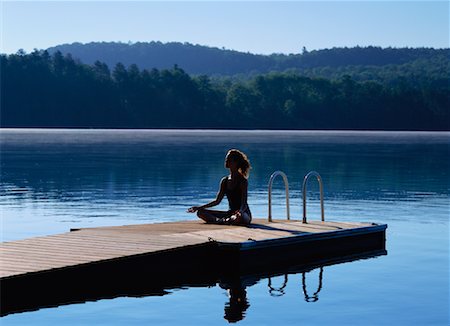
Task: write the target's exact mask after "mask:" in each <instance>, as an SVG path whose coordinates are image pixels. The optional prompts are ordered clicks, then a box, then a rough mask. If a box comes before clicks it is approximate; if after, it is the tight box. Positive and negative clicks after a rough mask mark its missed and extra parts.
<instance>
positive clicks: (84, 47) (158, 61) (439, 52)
mask: <svg viewBox="0 0 450 326" xmlns="http://www.w3.org/2000/svg"><path fill="white" fill-rule="evenodd" d="M47 50H48V52H49V53H50V54H54V53H55V52H56V51H60V52H61V53H62V54H68V53H70V54H71V55H72V57H73V58H75V59H79V60H81V62H83V63H86V64H94V63H95V61H97V60H98V61H101V62H104V63H106V64H107V65H108V66H109V67H114V66H115V65H116V64H117V63H118V62H121V63H122V64H124V65H125V66H129V65H131V64H136V65H137V66H138V67H139V68H140V69H153V68H156V69H170V68H172V67H173V66H174V65H178V66H180V67H183V69H184V70H185V71H186V72H187V73H189V74H194V75H210V76H211V75H228V76H230V75H239V74H240V75H256V74H261V73H267V72H271V71H280V72H284V71H286V70H296V71H297V72H302V73H303V74H306V75H310V76H311V75H314V77H325V78H333V77H336V76H335V75H336V73H338V74H339V75H342V73H339V71H337V70H336V69H339V70H341V72H342V70H345V71H344V72H345V74H348V75H350V76H352V77H355V76H359V77H360V78H361V77H364V75H361V74H360V73H356V74H355V73H354V71H355V69H356V70H357V68H355V67H361V66H364V68H365V69H366V68H367V67H371V69H369V73H372V74H373V73H374V72H375V74H376V75H380V74H382V73H383V72H380V68H382V67H385V66H392V65H397V66H405V65H406V70H408V69H409V71H410V70H411V69H412V68H411V67H410V66H411V65H417V64H420V65H421V63H423V62H427V63H429V64H430V65H433V66H435V67H436V66H437V68H439V67H441V66H445V64H447V63H448V58H449V56H450V49H431V48H380V47H373V46H370V47H353V48H333V49H324V50H314V51H307V50H306V49H303V50H300V49H299V53H298V54H289V55H285V54H272V55H257V54H251V53H243V52H238V51H232V50H226V49H219V48H213V47H207V46H201V45H193V44H190V43H161V42H149V43H143V42H138V43H114V42H92V43H87V44H82V43H72V44H63V45H58V46H55V47H52V48H49V49H47ZM300 52H301V53H300ZM349 67H353V68H350V69H349ZM404 69H405V68H404ZM404 69H403V70H404ZM365 76H366V77H367V78H366V79H370V78H368V77H370V76H368V75H367V74H366V75H365ZM338 77H339V76H338ZM372 77H373V79H377V78H375V77H377V76H372ZM360 78H358V79H360ZM378 79H379V78H378Z"/></svg>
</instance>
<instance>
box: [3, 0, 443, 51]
mask: <svg viewBox="0 0 450 326" xmlns="http://www.w3.org/2000/svg"><path fill="white" fill-rule="evenodd" d="M0 11H1V18H2V19H1V21H2V22H1V38H0V52H1V53H5V54H12V53H16V52H17V51H18V50H19V49H24V50H25V51H26V52H28V53H29V52H32V51H33V49H35V48H36V49H42V50H43V49H47V48H49V47H53V46H57V45H61V44H71V43H74V42H79V43H89V42H122V43H128V42H132V43H136V42H151V41H160V42H162V43H170V42H180V43H184V42H186V43H191V44H198V45H203V46H208V47H216V48H225V49H227V50H235V51H239V52H250V53H254V54H264V55H268V54H273V53H282V54H290V53H301V51H302V49H303V47H305V48H306V49H307V50H309V51H311V50H320V49H329V48H333V47H355V46H361V47H367V46H377V47H382V48H386V47H394V48H404V47H410V48H411V47H412V48H418V47H419V48H420V47H426V48H436V49H443V48H448V47H449V15H448V13H449V3H448V2H447V1H433V2H425V1H395V2H392V1H370V2H369V1H350V2H346V1H328V2H324V1H318V2H308V1H293V2H271V1H263V2H256V1H246V2H235V1H231V2H230V1H228V2H217V1H212V2H211V1H208V2H188V1H183V2H172V1H169V2H156V1H99V2H87V1H71V2H66V1H36V2H28V1H2V2H0Z"/></svg>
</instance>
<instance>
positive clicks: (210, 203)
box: [188, 177, 227, 213]
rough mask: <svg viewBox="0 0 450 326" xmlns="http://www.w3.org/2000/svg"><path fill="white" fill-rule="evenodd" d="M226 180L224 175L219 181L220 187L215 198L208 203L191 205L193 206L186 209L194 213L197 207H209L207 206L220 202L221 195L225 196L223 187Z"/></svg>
mask: <svg viewBox="0 0 450 326" xmlns="http://www.w3.org/2000/svg"><path fill="white" fill-rule="evenodd" d="M226 181H227V179H226V177H224V178H223V179H222V180H221V181H220V188H219V191H218V192H217V195H216V199H214V200H213V201H212V202H209V203H208V204H205V205H203V206H193V207H191V208H189V209H188V212H189V213H195V212H196V211H198V210H199V209H203V208H209V207H213V206H217V205H219V204H220V202H221V201H222V199H223V197H224V196H225V187H226V185H227V184H226Z"/></svg>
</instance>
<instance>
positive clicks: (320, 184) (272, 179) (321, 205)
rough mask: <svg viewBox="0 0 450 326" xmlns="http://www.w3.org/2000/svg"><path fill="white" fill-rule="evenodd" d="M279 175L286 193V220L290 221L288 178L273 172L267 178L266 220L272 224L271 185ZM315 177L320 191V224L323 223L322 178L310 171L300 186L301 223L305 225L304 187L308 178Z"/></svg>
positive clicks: (284, 174) (279, 172) (278, 172)
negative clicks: (267, 207)
mask: <svg viewBox="0 0 450 326" xmlns="http://www.w3.org/2000/svg"><path fill="white" fill-rule="evenodd" d="M279 175H281V177H282V178H283V182H284V188H285V191H286V215H287V219H288V220H290V209H289V183H288V178H287V176H286V173H284V172H283V171H275V172H274V173H272V175H271V176H270V178H269V186H268V187H269V214H268V219H269V222H272V185H273V181H274V180H275V178H276V177H277V176H279ZM313 176H315V177H316V178H317V181H318V182H319V191H320V208H321V215H322V222H324V221H325V211H324V204H323V183H322V177H321V176H320V174H319V173H317V172H316V171H311V172H309V173H308V174H306V176H305V177H304V179H303V185H302V196H303V220H302V222H303V223H307V221H306V186H307V184H308V180H309V178H310V177H313Z"/></svg>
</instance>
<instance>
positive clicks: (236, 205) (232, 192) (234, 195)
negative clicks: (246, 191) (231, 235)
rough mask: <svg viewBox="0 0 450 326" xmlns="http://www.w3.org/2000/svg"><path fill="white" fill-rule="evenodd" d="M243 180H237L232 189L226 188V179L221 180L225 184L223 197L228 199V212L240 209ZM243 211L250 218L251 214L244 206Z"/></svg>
mask: <svg viewBox="0 0 450 326" xmlns="http://www.w3.org/2000/svg"><path fill="white" fill-rule="evenodd" d="M244 181H245V180H244V179H242V180H239V182H237V183H236V184H235V185H234V186H233V187H228V177H224V178H223V182H225V185H224V187H225V195H226V196H227V199H228V205H229V209H230V211H232V212H234V211H237V210H239V209H241V206H242V191H241V183H242V182H244ZM244 211H245V212H246V213H247V214H248V215H249V216H250V217H251V216H252V214H251V212H250V208H249V207H248V205H246V207H245V209H244Z"/></svg>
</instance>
